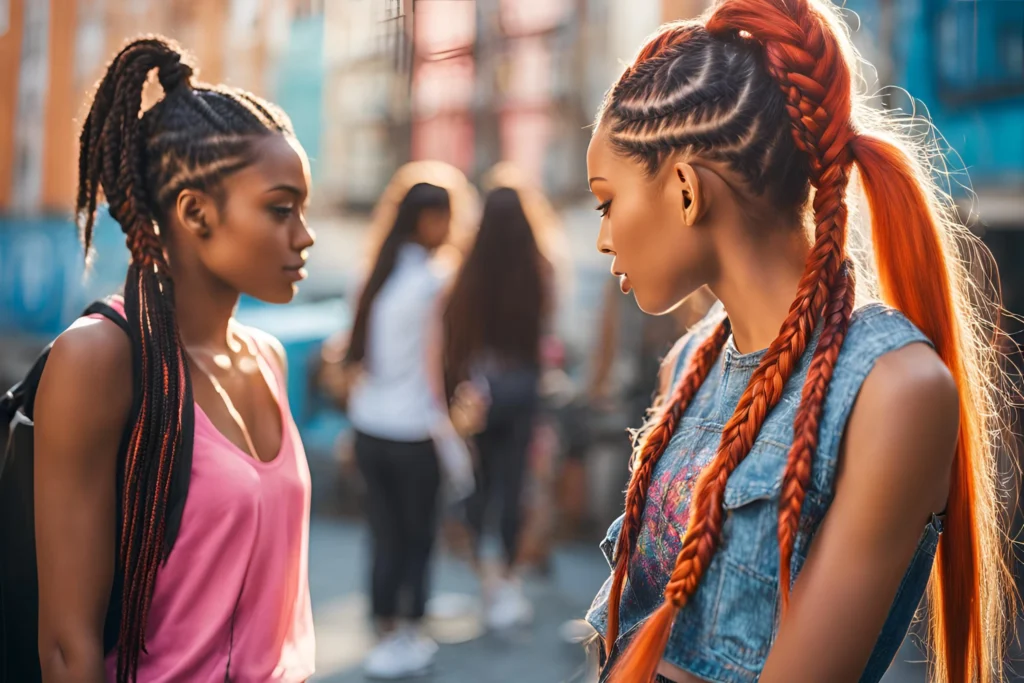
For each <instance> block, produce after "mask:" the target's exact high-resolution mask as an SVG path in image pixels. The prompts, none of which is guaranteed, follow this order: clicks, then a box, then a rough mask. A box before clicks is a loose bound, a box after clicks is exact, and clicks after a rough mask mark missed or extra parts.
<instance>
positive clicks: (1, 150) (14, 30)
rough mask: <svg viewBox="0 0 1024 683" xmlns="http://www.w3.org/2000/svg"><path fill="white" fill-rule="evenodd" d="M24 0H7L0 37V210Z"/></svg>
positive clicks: (10, 152)
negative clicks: (6, 17) (5, 22)
mask: <svg viewBox="0 0 1024 683" xmlns="http://www.w3.org/2000/svg"><path fill="white" fill-rule="evenodd" d="M23 2H24V0H9V7H10V17H9V21H8V28H7V33H5V34H4V35H2V36H0V64H3V65H4V66H3V68H0V211H3V210H5V209H7V208H9V207H10V205H11V186H12V179H13V175H14V119H15V116H16V113H17V110H18V73H19V71H20V69H18V68H17V66H16V65H18V64H20V63H21V33H22V20H23V7H24V5H23Z"/></svg>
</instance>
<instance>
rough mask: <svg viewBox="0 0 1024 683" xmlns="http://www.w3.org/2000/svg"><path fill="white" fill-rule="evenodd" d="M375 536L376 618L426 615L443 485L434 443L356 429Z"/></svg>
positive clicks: (357, 446) (357, 455) (373, 591)
mask: <svg viewBox="0 0 1024 683" xmlns="http://www.w3.org/2000/svg"><path fill="white" fill-rule="evenodd" d="M355 450H356V461H357V462H358V464H359V470H360V471H361V472H362V475H363V479H364V480H365V482H366V493H367V508H368V515H369V521H370V533H371V535H372V537H373V568H372V580H371V585H372V589H371V593H372V597H371V599H372V605H373V616H375V617H378V618H382V619H391V618H396V617H404V618H407V619H414V620H415V619H420V618H422V617H423V613H424V611H425V609H426V604H427V592H428V585H427V584H428V581H429V576H428V571H427V570H428V565H429V562H430V551H431V548H432V547H433V545H434V537H435V536H436V535H437V494H438V489H439V488H440V485H441V471H440V468H439V467H438V462H437V454H436V453H435V451H434V444H433V443H431V442H430V441H420V442H400V441H387V440H385V439H378V438H375V437H372V436H368V435H366V434H361V433H358V432H357V433H356V444H355Z"/></svg>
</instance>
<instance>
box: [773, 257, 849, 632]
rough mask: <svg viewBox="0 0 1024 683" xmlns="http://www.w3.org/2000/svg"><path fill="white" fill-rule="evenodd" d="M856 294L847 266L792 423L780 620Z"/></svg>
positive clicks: (782, 508) (782, 512) (782, 520)
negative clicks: (824, 416)
mask: <svg viewBox="0 0 1024 683" xmlns="http://www.w3.org/2000/svg"><path fill="white" fill-rule="evenodd" d="M856 289H857V286H856V278H855V276H854V272H853V264H852V263H850V262H849V261H847V262H845V263H844V264H843V267H842V270H840V272H839V276H838V277H837V278H836V283H835V286H834V287H833V288H832V296H831V298H830V300H829V302H828V308H827V309H826V310H825V322H824V326H823V327H822V331H821V337H820V338H819V339H818V345H817V347H816V348H815V349H814V357H813V358H812V359H811V365H810V368H809V369H808V370H807V379H806V380H805V382H804V388H803V394H802V396H801V397H800V407H799V408H798V409H797V413H796V419H795V420H794V422H793V444H792V446H791V447H790V449H789V457H788V458H787V462H786V471H785V474H784V475H783V479H782V493H781V496H780V499H779V591H780V593H781V599H782V613H783V614H785V613H786V609H787V607H788V606H789V584H790V562H791V560H792V559H793V547H794V545H795V543H796V535H797V529H798V527H799V524H800V511H801V509H802V508H803V503H804V497H805V495H806V494H807V485H808V484H809V483H810V481H811V464H812V462H813V460H814V452H815V451H816V450H817V448H818V428H819V425H820V420H821V414H822V412H823V410H824V408H825V394H826V393H827V391H828V385H829V382H831V381H832V371H833V370H834V369H835V366H836V361H837V360H838V359H839V351H840V349H841V348H842V346H843V340H844V339H845V338H846V331H847V329H848V328H849V326H850V316H851V315H852V314H853V302H854V294H855V293H856Z"/></svg>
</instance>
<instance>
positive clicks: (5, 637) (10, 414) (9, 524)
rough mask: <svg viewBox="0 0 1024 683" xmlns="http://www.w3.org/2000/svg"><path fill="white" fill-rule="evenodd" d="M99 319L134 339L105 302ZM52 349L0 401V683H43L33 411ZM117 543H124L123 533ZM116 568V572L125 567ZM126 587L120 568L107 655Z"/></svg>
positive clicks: (95, 310) (106, 633)
mask: <svg viewBox="0 0 1024 683" xmlns="http://www.w3.org/2000/svg"><path fill="white" fill-rule="evenodd" d="M95 314H100V315H102V316H103V317H105V318H107V319H108V320H110V321H111V322H113V323H114V324H116V325H117V326H118V327H120V328H121V329H122V330H123V331H124V333H125V334H127V335H128V336H129V337H131V336H132V335H131V333H130V330H129V327H128V322H127V321H126V320H125V318H124V316H122V315H121V314H120V313H118V312H117V311H116V310H115V309H113V308H112V307H111V306H110V305H109V304H107V303H106V302H104V301H97V302H95V303H93V304H92V305H90V306H89V307H88V308H86V309H85V312H84V313H82V317H85V316H89V315H95ZM52 346H53V343H52V342H51V343H50V344H49V345H47V347H46V348H45V349H44V350H43V352H42V353H41V354H40V355H39V358H37V359H36V362H35V363H34V364H33V366H32V369H31V370H29V371H28V374H27V375H25V378H24V379H23V380H22V381H21V382H19V383H18V384H16V385H14V387H12V388H11V389H10V390H9V391H8V392H7V393H6V394H4V395H3V396H2V397H0V683H36V682H38V681H41V680H42V672H41V671H40V667H39V647H38V631H39V582H38V577H37V574H36V544H35V511H34V507H33V498H34V495H33V461H34V459H35V454H34V447H33V444H34V441H33V429H34V425H33V421H32V412H33V407H34V403H35V397H36V390H37V389H38V388H39V381H40V379H41V378H42V376H43V368H44V366H45V365H46V359H47V356H48V355H49V353H50V348H51V347H52ZM133 347H134V344H133ZM134 353H135V351H134V350H133V354H134ZM134 365H135V364H134V362H133V366H134ZM137 374H138V372H137V370H136V371H135V375H136V376H137ZM135 393H136V396H135V397H133V405H132V414H133V415H134V414H137V411H138V398H139V397H138V393H139V392H138V391H136V392H135ZM131 427H132V424H131V421H129V423H128V425H126V427H125V434H123V435H122V438H121V446H120V448H119V451H118V471H119V476H118V485H117V489H118V495H117V500H118V505H117V507H118V512H117V519H118V527H119V529H118V531H120V526H121V510H120V508H121V503H120V500H121V495H120V494H121V490H122V488H123V486H122V484H121V476H120V472H121V471H122V470H123V468H122V464H123V462H124V456H125V453H126V452H127V444H128V438H129V437H130V435H131ZM115 538H117V539H120V533H118V534H117V536H116V537H115ZM114 564H115V567H117V566H118V565H119V564H120V563H119V562H115V563H114ZM123 586H124V577H123V576H122V574H121V571H120V570H119V569H115V572H114V582H113V585H112V587H111V595H110V601H109V603H108V608H107V617H106V622H105V624H104V628H103V647H104V652H105V653H109V652H111V651H112V650H113V649H114V648H115V647H116V646H117V638H118V631H119V629H120V621H121V594H122V589H123Z"/></svg>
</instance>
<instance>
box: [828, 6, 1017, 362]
mask: <svg viewBox="0 0 1024 683" xmlns="http://www.w3.org/2000/svg"><path fill="white" fill-rule="evenodd" d="M848 7H849V9H850V10H854V11H856V12H857V15H858V18H859V20H860V22H861V23H862V24H863V28H862V30H861V31H859V32H858V33H857V34H855V36H856V38H857V39H858V41H859V42H860V49H861V51H862V52H863V53H864V55H865V57H867V58H868V60H869V61H871V62H872V63H874V64H875V65H877V66H878V68H879V74H878V78H879V81H880V82H882V83H893V84H896V85H899V86H902V87H903V88H905V89H906V90H905V91H900V90H894V91H891V92H883V97H882V98H880V99H882V101H883V103H885V104H887V106H889V107H893V108H899V109H902V110H903V111H904V112H915V111H916V112H917V113H918V114H926V115H928V116H930V118H931V120H932V121H933V122H934V124H935V127H936V129H937V131H938V132H939V133H940V134H941V135H942V137H943V138H944V143H945V144H948V147H950V148H951V151H949V152H948V153H947V154H946V155H945V162H946V168H944V169H942V170H943V172H948V175H946V176H944V177H942V178H940V179H941V180H942V181H943V182H944V183H946V184H948V185H949V190H950V193H951V194H952V196H953V197H954V199H956V200H957V203H958V205H959V206H960V209H961V211H960V213H961V216H962V218H963V220H964V221H966V222H967V223H968V224H969V225H971V227H972V228H973V229H974V230H975V231H976V232H978V233H979V234H980V235H981V236H982V238H983V239H984V241H985V243H986V244H987V245H988V246H989V248H990V249H991V250H992V253H993V255H994V256H995V260H996V262H997V264H998V266H999V275H1000V278H1001V285H1002V296H1003V304H1004V306H1005V308H1007V309H1008V310H1009V311H1011V312H1012V313H1014V314H1018V315H1019V314H1020V313H1022V312H1024V267H1021V264H1022V263H1024V126H1022V125H1021V121H1022V120H1024V1H1022V0H974V1H973V2H962V1H958V0H906V1H904V0H900V1H899V2H896V1H895V0H850V2H849V3H848ZM908 93H909V95H911V96H913V97H914V98H917V99H916V101H914V100H910V99H909V97H908ZM926 132H927V131H926ZM968 174H969V175H968ZM1003 325H1004V327H1005V328H1006V329H1007V331H1008V332H1010V333H1012V334H1016V335H1018V338H1017V343H1020V342H1021V341H1022V339H1021V338H1020V337H1019V335H1020V334H1021V332H1022V329H1024V328H1022V325H1021V323H1020V321H1019V320H1017V319H1015V318H1014V317H1013V316H1007V317H1004V319H1003ZM1015 355H1016V354H1015ZM1017 361H1018V362H1019V356H1018V358H1017Z"/></svg>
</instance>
